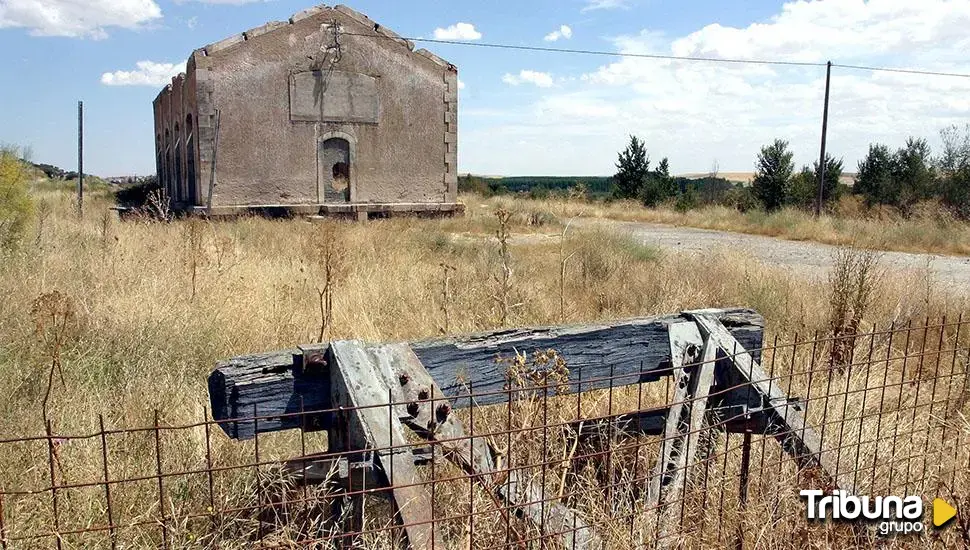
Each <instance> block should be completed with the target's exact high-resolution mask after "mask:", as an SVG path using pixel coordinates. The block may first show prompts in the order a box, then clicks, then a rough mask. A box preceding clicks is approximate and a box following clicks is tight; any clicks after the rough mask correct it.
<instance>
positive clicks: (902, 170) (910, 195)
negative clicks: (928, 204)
mask: <svg viewBox="0 0 970 550" xmlns="http://www.w3.org/2000/svg"><path fill="white" fill-rule="evenodd" d="M893 183H894V185H895V186H896V187H897V188H898V191H897V197H898V198H897V201H898V204H897V206H899V207H900V209H902V210H903V211H904V212H909V210H910V209H911V207H912V206H913V205H914V204H916V203H917V202H919V201H922V200H926V199H928V198H930V197H932V196H933V193H934V191H935V187H936V173H935V170H934V169H933V161H932V159H931V158H930V146H929V144H928V143H927V142H926V140H925V139H917V138H914V137H910V138H909V139H907V140H906V146H905V147H903V148H901V149H899V150H898V151H896V155H895V157H894V158H893Z"/></svg>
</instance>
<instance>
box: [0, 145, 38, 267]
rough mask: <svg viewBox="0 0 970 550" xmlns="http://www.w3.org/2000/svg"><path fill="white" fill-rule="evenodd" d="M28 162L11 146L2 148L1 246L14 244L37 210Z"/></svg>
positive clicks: (0, 154)
mask: <svg viewBox="0 0 970 550" xmlns="http://www.w3.org/2000/svg"><path fill="white" fill-rule="evenodd" d="M29 183H30V181H29V177H28V171H27V165H26V164H25V163H24V162H23V161H22V160H20V156H19V155H18V151H17V149H15V148H12V147H4V148H2V149H0V248H10V247H13V246H15V245H16V244H17V243H18V242H19V241H20V239H22V238H23V236H24V233H25V232H26V231H27V223H28V222H29V221H30V218H31V216H32V215H33V213H34V203H33V201H32V200H31V199H30V194H29V193H28V189H27V188H28V185H29Z"/></svg>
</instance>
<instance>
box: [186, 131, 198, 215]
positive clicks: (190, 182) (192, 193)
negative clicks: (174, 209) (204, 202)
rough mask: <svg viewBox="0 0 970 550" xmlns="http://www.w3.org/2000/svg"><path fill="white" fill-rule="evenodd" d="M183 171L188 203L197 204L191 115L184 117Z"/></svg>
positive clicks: (193, 135)
mask: <svg viewBox="0 0 970 550" xmlns="http://www.w3.org/2000/svg"><path fill="white" fill-rule="evenodd" d="M185 166H186V169H185V173H186V177H185V179H186V182H185V183H186V185H187V186H188V191H189V197H188V198H189V204H191V205H192V206H196V205H197V204H199V182H198V181H196V175H195V134H194V132H193V131H192V115H191V114H190V115H188V116H186V117H185Z"/></svg>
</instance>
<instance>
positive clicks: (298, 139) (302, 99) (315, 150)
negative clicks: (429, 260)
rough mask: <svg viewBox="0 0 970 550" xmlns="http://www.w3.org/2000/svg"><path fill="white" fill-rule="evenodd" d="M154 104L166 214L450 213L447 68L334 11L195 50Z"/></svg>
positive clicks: (453, 143)
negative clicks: (170, 210) (172, 210)
mask: <svg viewBox="0 0 970 550" xmlns="http://www.w3.org/2000/svg"><path fill="white" fill-rule="evenodd" d="M153 106H154V111H155V113H154V114H155V154H156V163H157V170H158V178H159V181H160V182H162V184H163V185H164V187H165V189H166V190H167V192H168V195H169V197H170V198H171V200H172V203H173V205H174V207H175V208H176V209H180V210H186V211H206V210H208V211H209V212H211V213H212V214H214V215H219V214H234V213H240V212H246V211H273V210H279V211H281V212H289V213H298V214H310V215H313V214H334V213H342V214H356V215H357V216H358V218H362V217H363V218H366V217H367V216H368V214H369V213H385V212H396V211H409V212H443V213H444V212H455V211H461V209H462V206H461V204H459V203H458V202H457V195H458V166H457V136H458V134H457V132H458V70H457V69H456V68H455V66H454V65H452V64H450V63H448V62H446V61H444V60H442V59H441V58H439V57H438V56H436V55H434V54H432V53H430V52H428V51H426V50H420V49H419V50H415V49H414V44H413V43H412V42H410V41H408V40H405V39H402V38H401V37H399V36H398V35H397V34H395V33H394V32H392V31H390V30H389V29H386V28H384V27H382V26H381V25H379V24H378V23H375V22H374V21H372V20H370V19H369V18H367V16H365V15H362V14H360V13H358V12H356V11H354V10H352V9H350V8H347V7H346V6H336V7H327V6H316V7H312V8H309V9H307V10H304V11H301V12H299V13H297V14H295V15H293V16H292V17H290V19H289V20H288V21H276V22H271V23H267V24H266V25H263V26H261V27H258V28H255V29H252V30H249V31H246V32H244V33H242V34H238V35H236V36H232V37H229V38H227V39H225V40H222V41H220V42H217V43H215V44H210V45H208V46H205V47H203V48H200V49H197V50H195V51H194V52H192V55H191V56H190V57H189V59H188V62H187V64H186V70H185V73H183V74H180V75H178V76H177V77H175V78H173V79H172V83H171V84H170V85H168V86H166V87H165V88H164V89H163V90H162V91H161V93H159V94H158V97H157V98H156V99H155V101H154V103H153Z"/></svg>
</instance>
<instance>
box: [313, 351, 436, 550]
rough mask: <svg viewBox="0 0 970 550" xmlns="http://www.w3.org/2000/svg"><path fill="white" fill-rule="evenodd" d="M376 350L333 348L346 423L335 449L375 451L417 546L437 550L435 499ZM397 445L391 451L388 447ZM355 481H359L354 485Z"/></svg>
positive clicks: (336, 389)
mask: <svg viewBox="0 0 970 550" xmlns="http://www.w3.org/2000/svg"><path fill="white" fill-rule="evenodd" d="M372 349H373V347H371V348H370V349H368V347H366V346H365V345H364V344H362V343H360V342H357V341H341V342H333V343H332V344H331V345H330V354H328V357H329V358H330V360H329V364H330V374H331V382H332V384H331V395H332V399H333V403H334V404H335V405H336V406H338V407H340V408H341V411H340V413H341V417H342V418H343V419H345V420H346V422H347V423H346V425H343V426H342V428H343V429H341V430H334V431H333V432H332V433H333V434H334V435H335V436H336V438H335V439H336V441H330V442H328V443H330V445H331V448H330V450H331V451H354V450H367V449H371V450H374V453H373V454H374V462H375V465H377V466H378V467H379V468H381V470H382V471H383V472H384V474H385V476H386V477H387V482H388V485H389V486H390V487H391V492H392V495H393V501H394V504H395V506H396V508H397V514H398V516H399V518H400V521H401V523H402V524H403V526H404V531H405V533H406V535H407V540H408V543H409V544H410V546H411V548H414V549H425V548H433V547H434V545H435V540H436V537H435V526H434V525H433V524H432V523H431V522H430V519H431V516H430V511H431V507H432V502H431V495H430V493H429V492H428V490H427V488H426V487H425V486H424V483H426V482H425V481H424V480H423V479H422V478H421V476H420V475H419V474H418V472H417V469H416V468H415V466H414V461H415V457H414V454H413V453H412V452H411V448H410V447H409V446H407V445H408V442H407V439H406V438H405V435H404V431H403V426H402V425H401V423H400V422H399V421H398V420H397V419H396V418H395V417H394V416H393V411H392V405H391V402H390V401H389V400H388V398H389V395H388V393H389V392H388V386H387V384H386V383H385V382H384V379H383V377H382V376H381V375H380V373H379V371H378V368H379V367H378V366H377V365H376V363H377V361H375V356H374V353H373V351H372ZM392 446H393V447H397V448H394V449H389V448H388V447H392ZM352 482H353V481H352Z"/></svg>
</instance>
